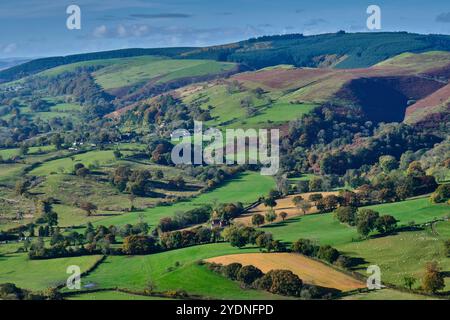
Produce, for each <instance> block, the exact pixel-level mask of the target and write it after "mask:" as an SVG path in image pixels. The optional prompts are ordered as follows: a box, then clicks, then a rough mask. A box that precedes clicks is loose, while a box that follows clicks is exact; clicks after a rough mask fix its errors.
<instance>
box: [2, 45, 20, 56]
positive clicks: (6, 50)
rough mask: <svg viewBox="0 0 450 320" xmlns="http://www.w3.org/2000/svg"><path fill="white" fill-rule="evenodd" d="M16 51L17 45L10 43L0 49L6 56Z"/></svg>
mask: <svg viewBox="0 0 450 320" xmlns="http://www.w3.org/2000/svg"><path fill="white" fill-rule="evenodd" d="M16 49H17V44H16V43H10V44H7V45H6V46H4V47H3V48H2V51H3V53H6V54H8V53H13V52H14V51H16Z"/></svg>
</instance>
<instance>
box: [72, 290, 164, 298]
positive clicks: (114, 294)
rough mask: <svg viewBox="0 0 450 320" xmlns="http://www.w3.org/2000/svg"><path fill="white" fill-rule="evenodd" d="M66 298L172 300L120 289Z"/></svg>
mask: <svg viewBox="0 0 450 320" xmlns="http://www.w3.org/2000/svg"><path fill="white" fill-rule="evenodd" d="M65 300H171V299H168V298H160V297H149V296H141V295H135V294H129V293H124V292H120V291H113V290H111V291H99V292H90V293H84V294H77V295H73V296H69V297H67V298H66V299H65Z"/></svg>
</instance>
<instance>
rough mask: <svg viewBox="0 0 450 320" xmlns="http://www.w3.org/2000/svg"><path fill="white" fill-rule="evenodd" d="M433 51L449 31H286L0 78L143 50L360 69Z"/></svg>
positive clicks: (48, 63) (16, 70)
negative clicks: (211, 45)
mask: <svg viewBox="0 0 450 320" xmlns="http://www.w3.org/2000/svg"><path fill="white" fill-rule="evenodd" d="M432 50H445V51H448V50H450V36H447V35H419V34H414V33H406V32H379V33H345V32H338V33H330V34H321V35H314V36H303V35H302V34H288V35H278V36H264V37H260V38H256V39H249V40H246V41H241V42H237V43H232V44H225V45H219V46H213V47H204V48H155V49H123V50H113V51H105V52H95V53H86V54H77V55H70V56H65V57H50V58H42V59H37V60H33V61H29V62H27V63H24V64H22V65H19V66H15V67H13V68H10V69H7V70H3V71H0V82H8V81H12V80H16V79H20V78H22V77H24V76H28V75H32V74H36V73H38V72H40V71H44V70H47V69H50V68H54V67H57V66H61V65H66V64H71V63H76V62H82V61H89V60H100V59H112V58H126V57H136V56H143V55H152V56H164V57H169V58H178V59H209V60H218V61H228V62H236V63H240V64H244V65H246V66H248V67H250V68H253V69H260V68H264V67H268V66H273V65H279V64H292V65H295V66H296V67H320V66H332V67H336V68H363V67H369V66H372V65H375V64H377V63H379V62H381V61H383V60H386V59H388V58H391V57H393V56H396V55H398V54H401V53H404V52H425V51H432Z"/></svg>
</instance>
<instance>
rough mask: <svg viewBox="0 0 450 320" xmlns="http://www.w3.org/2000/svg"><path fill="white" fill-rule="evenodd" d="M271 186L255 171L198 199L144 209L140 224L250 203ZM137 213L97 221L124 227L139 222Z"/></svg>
mask: <svg viewBox="0 0 450 320" xmlns="http://www.w3.org/2000/svg"><path fill="white" fill-rule="evenodd" d="M273 187H274V180H273V178H272V177H269V176H262V175H260V174H259V172H246V173H243V174H240V175H239V176H238V177H237V178H235V179H232V180H229V181H226V182H225V183H224V184H223V185H222V186H220V187H218V188H216V189H214V190H212V191H209V192H206V193H202V194H201V195H199V196H198V197H195V198H192V199H189V200H187V201H182V202H178V203H175V204H173V205H171V206H158V207H155V208H149V209H145V210H144V214H143V217H144V221H145V222H147V223H148V224H149V225H150V226H155V225H156V224H158V222H159V219H161V218H163V217H168V216H173V215H174V214H175V213H176V212H177V211H181V212H185V211H188V210H191V209H194V208H196V207H199V206H201V205H205V204H212V203H213V202H215V201H217V202H218V203H230V202H242V203H243V204H244V205H247V204H251V203H252V202H254V201H256V200H257V199H258V198H259V197H260V196H264V195H267V193H268V192H269V191H270V189H272V188H273ZM140 214H141V213H137V212H132V213H126V214H123V215H121V216H117V217H111V218H105V219H102V220H100V221H99V222H97V224H102V225H111V224H113V225H124V224H127V223H130V224H135V223H137V222H138V221H139V215H140Z"/></svg>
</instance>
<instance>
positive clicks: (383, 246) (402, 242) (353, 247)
mask: <svg viewBox="0 0 450 320" xmlns="http://www.w3.org/2000/svg"><path fill="white" fill-rule="evenodd" d="M439 224H443V225H442V226H440V227H439V229H440V230H446V231H447V233H443V232H442V233H440V234H439V235H436V234H434V233H433V232H432V231H431V228H430V227H428V228H427V229H426V230H424V231H414V232H411V231H410V232H401V233H399V234H396V235H392V236H387V237H381V238H375V239H369V240H366V241H362V242H355V243H348V244H345V245H337V249H338V250H340V251H342V252H344V253H345V254H347V255H349V256H352V257H359V258H363V259H364V260H365V261H366V263H364V264H363V265H361V266H359V267H358V271H359V272H361V273H363V274H364V273H365V270H366V269H365V268H366V267H367V266H368V265H370V264H375V265H378V266H379V267H380V269H381V278H382V281H386V282H388V283H393V284H396V285H402V279H403V277H404V276H414V277H415V278H416V279H418V280H419V281H417V283H416V287H417V286H419V285H420V279H421V278H422V277H423V272H424V270H425V265H426V263H427V262H430V261H437V262H439V265H440V266H441V267H442V270H443V271H446V272H448V271H450V258H448V257H446V256H445V252H444V244H443V240H446V239H449V237H450V233H449V232H448V231H449V230H450V227H449V225H450V222H448V221H447V222H439ZM448 289H450V278H448V277H447V278H446V290H448Z"/></svg>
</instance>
